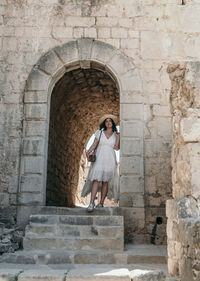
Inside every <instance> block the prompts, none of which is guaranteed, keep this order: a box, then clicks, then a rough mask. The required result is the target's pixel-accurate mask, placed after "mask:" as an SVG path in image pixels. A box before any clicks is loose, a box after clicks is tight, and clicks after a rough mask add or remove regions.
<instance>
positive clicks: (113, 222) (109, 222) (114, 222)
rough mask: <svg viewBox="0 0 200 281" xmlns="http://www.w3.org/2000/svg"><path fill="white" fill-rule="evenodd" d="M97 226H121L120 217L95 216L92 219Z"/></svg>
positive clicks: (121, 220) (121, 219) (121, 218)
mask: <svg viewBox="0 0 200 281" xmlns="http://www.w3.org/2000/svg"><path fill="white" fill-rule="evenodd" d="M93 219H94V223H95V224H96V225H97V226H121V225H123V217H122V216H109V217H108V216H96V217H94V218H93Z"/></svg>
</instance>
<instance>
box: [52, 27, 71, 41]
mask: <svg viewBox="0 0 200 281" xmlns="http://www.w3.org/2000/svg"><path fill="white" fill-rule="evenodd" d="M52 33H53V36H54V37H55V38H64V39H68V38H69V39H71V38H72V36H73V28H72V27H65V28H63V27H62V26H53V31H52Z"/></svg>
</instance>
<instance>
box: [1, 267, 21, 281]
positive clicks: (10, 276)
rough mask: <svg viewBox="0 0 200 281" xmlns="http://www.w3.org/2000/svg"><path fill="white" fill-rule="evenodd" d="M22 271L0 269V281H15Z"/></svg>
mask: <svg viewBox="0 0 200 281" xmlns="http://www.w3.org/2000/svg"><path fill="white" fill-rule="evenodd" d="M22 271H23V270H20V269H0V279H1V280H3V281H15V280H16V279H17V277H18V276H19V274H20V273H21V272H22Z"/></svg>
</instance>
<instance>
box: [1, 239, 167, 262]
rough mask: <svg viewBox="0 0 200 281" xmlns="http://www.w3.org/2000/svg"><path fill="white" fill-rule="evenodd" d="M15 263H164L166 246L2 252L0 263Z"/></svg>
mask: <svg viewBox="0 0 200 281" xmlns="http://www.w3.org/2000/svg"><path fill="white" fill-rule="evenodd" d="M2 262H6V263H16V264H93V263H95V264H166V262H167V248H166V246H155V245H132V244H128V245H125V250H124V251H101V250H96V251H94V250H93V251H89V250H84V251H63V250H62V251H61V250H43V251H42V250H37V251H36V250H34V251H17V252H15V253H9V254H4V255H3V256H1V257H0V263H2Z"/></svg>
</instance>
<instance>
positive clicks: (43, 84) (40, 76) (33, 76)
mask: <svg viewBox="0 0 200 281" xmlns="http://www.w3.org/2000/svg"><path fill="white" fill-rule="evenodd" d="M50 79H51V77H50V76H49V75H47V74H45V73H44V72H41V71H39V70H38V68H33V69H32V71H31V73H30V75H29V77H28V80H27V84H26V90H28V91H31V90H33V91H34V90H39V91H43V90H45V91H47V90H48V85H49V81H50Z"/></svg>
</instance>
